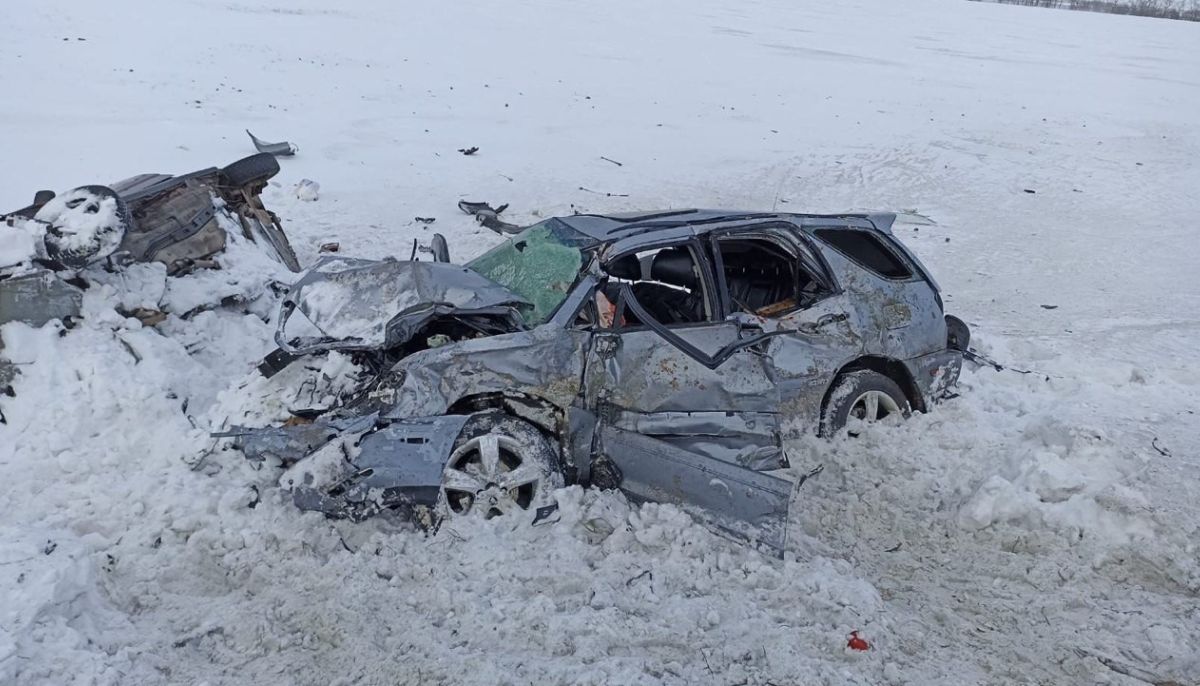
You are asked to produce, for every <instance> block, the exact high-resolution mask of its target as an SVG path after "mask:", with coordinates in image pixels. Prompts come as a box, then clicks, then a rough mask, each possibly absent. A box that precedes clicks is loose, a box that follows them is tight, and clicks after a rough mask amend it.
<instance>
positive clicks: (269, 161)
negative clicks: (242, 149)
mask: <svg viewBox="0 0 1200 686" xmlns="http://www.w3.org/2000/svg"><path fill="white" fill-rule="evenodd" d="M278 173H279V160H277V159H275V156H274V155H272V154H271V153H269V152H260V153H258V154H257V155H251V156H249V157H243V158H242V159H240V160H238V161H237V162H233V163H232V164H230V165H229V166H227V167H225V168H223V169H222V170H221V178H222V180H223V181H224V183H225V184H226V185H229V186H234V187H238V188H240V187H242V186H245V185H246V184H250V183H256V182H262V183H265V182H266V181H267V180H268V179H270V178H271V177H272V176H275V175H276V174H278Z"/></svg>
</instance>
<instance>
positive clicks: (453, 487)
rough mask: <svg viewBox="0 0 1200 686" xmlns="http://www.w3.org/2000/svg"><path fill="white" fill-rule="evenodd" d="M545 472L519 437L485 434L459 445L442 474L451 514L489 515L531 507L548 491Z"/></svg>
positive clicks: (487, 516) (444, 494) (444, 496)
mask: <svg viewBox="0 0 1200 686" xmlns="http://www.w3.org/2000/svg"><path fill="white" fill-rule="evenodd" d="M545 480H546V473H545V470H543V469H542V468H541V467H540V466H539V465H537V464H536V463H535V462H533V461H532V460H529V459H527V458H526V457H525V456H524V455H523V454H522V451H521V449H520V445H519V444H518V443H517V441H515V440H513V439H512V438H510V437H508V436H503V435H500V434H484V435H483V436H478V437H476V438H472V439H471V440H469V441H467V442H466V443H464V444H462V445H461V446H459V448H458V449H457V450H455V451H454V452H453V453H452V454H451V455H450V459H449V461H447V463H446V470H445V472H443V475H442V499H443V502H444V503H445V504H446V508H447V509H448V510H449V512H450V513H451V514H454V515H466V514H469V513H475V514H480V515H482V516H484V517H486V518H488V519H490V518H492V517H498V516H500V515H504V514H508V513H510V512H514V511H517V510H528V509H529V508H530V507H531V506H532V505H534V504H535V503H536V502H537V499H538V497H539V496H540V495H541V494H542V493H543V492H545V489H546V486H545Z"/></svg>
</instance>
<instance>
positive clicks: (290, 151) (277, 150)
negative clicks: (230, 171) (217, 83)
mask: <svg viewBox="0 0 1200 686" xmlns="http://www.w3.org/2000/svg"><path fill="white" fill-rule="evenodd" d="M196 102H200V101H199V100H197V101H196ZM246 135H247V136H250V140H251V142H253V143H254V149H255V150H258V151H259V152H269V153H271V154H272V155H274V156H276V157H291V156H292V155H295V154H296V153H297V152H299V151H300V148H298V147H296V146H295V145H292V144H291V143H289V142H287V141H280V142H279V143H268V142H266V141H264V140H260V139H259V138H258V137H256V136H255V135H254V134H252V133H250V129H246Z"/></svg>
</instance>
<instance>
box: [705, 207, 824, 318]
mask: <svg viewBox="0 0 1200 686" xmlns="http://www.w3.org/2000/svg"><path fill="white" fill-rule="evenodd" d="M722 239H733V240H739V239H740V240H765V241H768V242H775V243H777V244H782V246H781V247H783V249H784V250H785V251H786V252H795V253H796V257H795V260H796V262H797V264H796V265H794V267H793V268H794V269H797V268H803V269H805V270H807V271H810V272H812V276H813V278H814V279H816V280H817V281H818V282H820V283H821V285H822V286H823V287H824V293H823V294H822V295H821V296H820V297H819V298H816V299H815V300H812V301H811V302H809V303H808V304H806V305H801V304H800V301H799V299H797V300H796V306H795V307H793V308H790V309H787V310H784V311H782V312H778V313H776V314H774V315H772V316H770V317H767V316H764V315H758V314H754V313H753V312H751V313H749V314H752V315H754V316H756V317H763V318H764V319H782V318H783V317H786V316H788V315H791V314H794V313H796V312H801V311H803V310H807V309H810V308H812V307H813V306H815V305H816V304H817V303H820V302H822V301H824V300H827V299H828V298H831V297H833V296H835V295H838V294H839V293H841V292H842V287H841V285H839V284H838V282H837V279H835V278H834V276H833V270H832V269H830V268H829V263H828V262H826V260H825V256H824V255H822V254H821V251H820V249H818V248H817V247H816V246H815V245H812V243H811V242H810V240H809V239H808V238H807V237H805V235H804V232H803V231H802V230H801V229H800V227H798V226H796V225H795V224H792V223H789V222H768V223H763V224H751V225H749V226H738V227H734V228H731V229H726V230H722V231H714V232H712V233H710V234H708V245H709V250H710V252H711V254H712V260H713V271H714V273H715V274H716V279H717V281H718V292H719V294H720V300H721V317H722V318H723V319H725V318H728V317H729V316H730V315H732V314H734V313H736V312H741V311H742V310H741V307H740V306H737V305H736V304H735V303H734V302H733V299H732V298H731V297H730V294H729V284H728V283H727V282H726V280H725V261H724V258H723V256H722V255H721V247H720V246H721V243H720V242H721V240H722ZM790 241H795V243H796V245H787V243H788V242H790ZM809 256H811V257H812V260H813V264H809V263H808V260H806V259H805V258H806V257H809ZM797 276H798V272H795V271H793V274H792V278H793V280H794V283H793V284H792V286H793V288H795V290H796V295H799V287H800V284H799V282H798V281H796V278H797Z"/></svg>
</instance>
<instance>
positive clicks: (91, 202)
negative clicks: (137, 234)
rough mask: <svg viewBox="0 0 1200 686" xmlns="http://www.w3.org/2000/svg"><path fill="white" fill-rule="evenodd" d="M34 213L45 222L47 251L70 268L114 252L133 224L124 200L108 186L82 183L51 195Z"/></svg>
mask: <svg viewBox="0 0 1200 686" xmlns="http://www.w3.org/2000/svg"><path fill="white" fill-rule="evenodd" d="M34 216H35V219H37V220H38V221H41V222H45V224H46V235H45V236H44V238H43V243H44V244H45V246H46V255H47V256H48V257H49V258H50V259H52V260H55V261H56V262H59V263H60V264H62V265H63V266H65V267H68V268H71V269H78V268H80V267H85V266H87V265H88V264H90V263H92V262H95V261H96V260H99V259H103V258H105V257H108V256H109V255H111V254H112V253H113V252H114V251H116V249H117V248H118V247H120V245H121V241H122V240H124V239H125V233H126V232H127V231H128V230H129V227H131V226H132V225H133V220H132V216H131V215H130V213H129V208H128V207H127V206H126V205H125V201H124V200H122V199H121V196H119V195H117V193H116V191H114V190H113V189H111V188H109V187H107V186H80V187H79V188H76V189H74V190H72V191H69V192H67V193H63V194H62V195H59V196H57V197H55V198H52V199H51V200H49V201H48V202H47V203H46V204H45V205H43V206H42V207H41V209H39V210H38V212H37V214H36V215H34Z"/></svg>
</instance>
